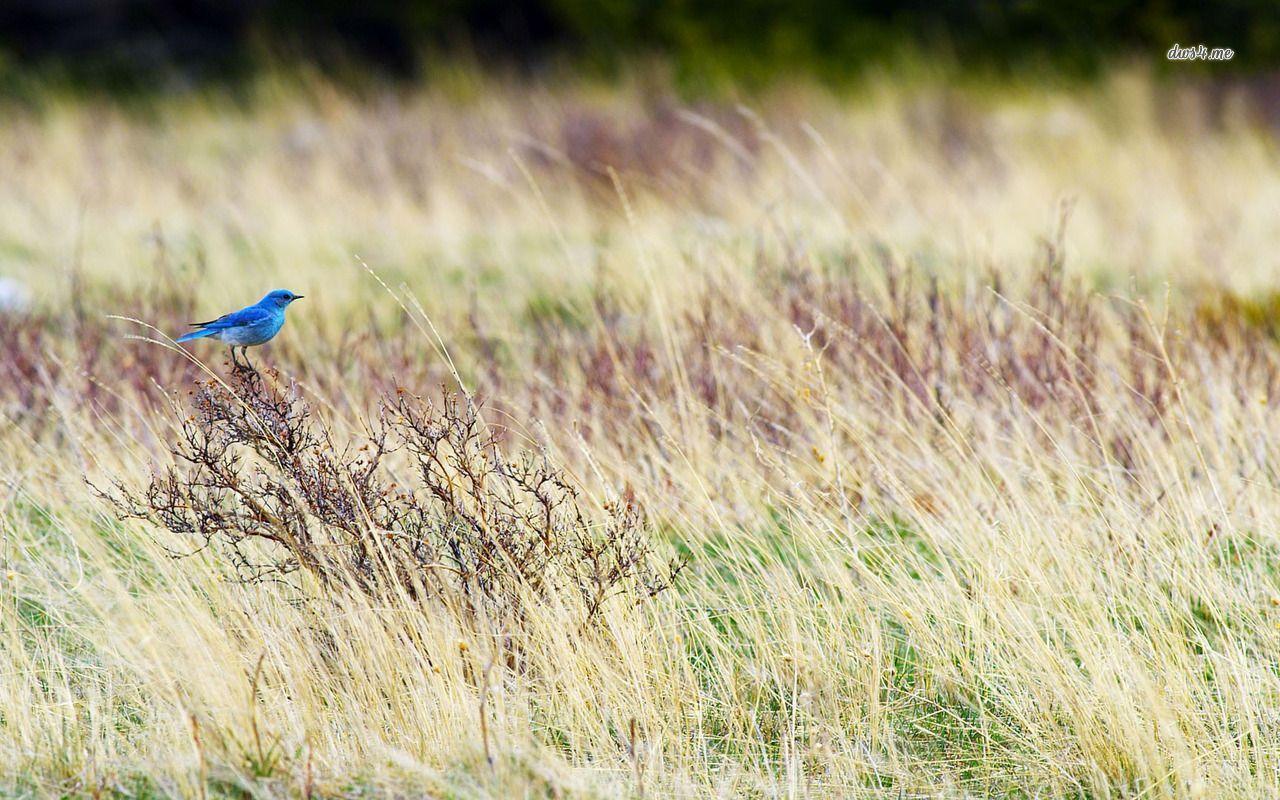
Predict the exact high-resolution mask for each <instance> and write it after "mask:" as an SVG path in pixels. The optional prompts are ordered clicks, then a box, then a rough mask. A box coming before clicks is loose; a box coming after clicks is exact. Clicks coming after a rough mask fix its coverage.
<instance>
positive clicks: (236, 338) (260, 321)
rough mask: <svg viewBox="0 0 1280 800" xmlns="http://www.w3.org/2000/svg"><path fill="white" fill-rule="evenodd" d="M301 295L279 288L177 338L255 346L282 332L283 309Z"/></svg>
mask: <svg viewBox="0 0 1280 800" xmlns="http://www.w3.org/2000/svg"><path fill="white" fill-rule="evenodd" d="M301 297H302V295H297V294H294V293H293V292H290V291H289V290H287V289H277V290H275V291H274V292H271V293H270V294H268V295H267V296H266V297H264V298H262V299H261V300H259V301H258V302H257V303H255V304H254V305H251V306H248V307H246V308H242V309H240V310H239V311H232V312H231V313H230V314H224V315H222V316H221V317H218V318H217V319H214V320H210V321H208V322H194V323H192V327H194V328H196V330H194V331H191V332H190V333H184V334H183V335H181V336H179V337H178V338H177V341H179V342H189V341H191V340H192V339H219V340H221V341H223V342H225V343H226V344H229V345H231V347H232V348H233V353H232V355H233V357H234V348H236V347H253V346H255V345H260V344H266V343H267V342H269V341H271V339H273V338H274V337H275V335H276V334H277V333H279V332H280V328H282V327H283V326H284V310H285V308H287V307H288V305H289V304H290V303H292V302H293V301H294V300H298V299H299V298H301Z"/></svg>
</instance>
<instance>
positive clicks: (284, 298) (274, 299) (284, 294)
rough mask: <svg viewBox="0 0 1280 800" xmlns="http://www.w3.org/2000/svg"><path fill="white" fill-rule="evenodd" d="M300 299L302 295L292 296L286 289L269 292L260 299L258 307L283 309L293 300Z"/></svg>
mask: <svg viewBox="0 0 1280 800" xmlns="http://www.w3.org/2000/svg"><path fill="white" fill-rule="evenodd" d="M301 299H302V295H300V294H294V293H293V292H291V291H289V290H288V289H276V290H275V291H274V292H271V293H270V294H268V295H267V296H266V297H264V298H262V300H261V301H259V303H258V305H262V306H266V307H268V308H284V307H285V306H287V305H289V304H290V303H292V302H293V301H294V300H301Z"/></svg>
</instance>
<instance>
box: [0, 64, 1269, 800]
mask: <svg viewBox="0 0 1280 800" xmlns="http://www.w3.org/2000/svg"><path fill="white" fill-rule="evenodd" d="M656 97H657V98H658V99H654V98H655V94H654V90H653V89H652V88H651V87H647V86H645V85H643V84H640V83H637V84H636V85H628V86H623V87H621V88H615V89H612V90H605V89H602V88H599V87H592V86H568V87H560V88H556V87H550V88H549V87H545V86H537V85H534V86H516V85H507V84H498V83H493V82H485V81H479V83H478V84H477V85H474V86H469V87H468V90H467V91H465V92H464V91H459V90H457V89H456V88H455V90H454V91H451V92H444V91H443V90H439V91H432V90H421V91H414V92H408V93H394V94H393V93H387V94H382V95H378V96H375V97H371V98H364V99H360V100H358V99H354V98H352V97H349V96H346V95H343V94H341V93H339V92H337V91H335V90H334V89H332V88H331V87H328V86H326V85H324V84H320V83H315V84H305V85H300V86H299V85H292V84H285V83H284V82H280V83H271V82H264V83H263V84H262V85H260V86H258V87H257V88H256V90H255V93H254V97H253V98H252V99H251V100H250V101H247V103H245V104H241V105H236V104H233V103H232V102H230V101H229V100H225V99H219V98H208V97H206V98H201V99H198V100H186V101H183V100H174V101H170V102H166V103H163V104H161V105H160V106H158V107H157V108H155V109H153V110H151V111H150V112H149V113H148V114H147V115H145V116H131V115H129V114H127V113H125V112H122V111H120V110H118V109H114V108H111V107H108V106H105V105H96V104H92V103H85V102H76V103H72V102H53V101H51V103H50V104H49V105H48V106H47V107H46V108H45V109H44V110H43V111H42V112H41V113H39V114H35V113H25V114H19V115H17V116H15V117H12V118H8V119H6V122H5V124H4V126H2V127H0V174H3V175H4V176H5V177H4V180H3V182H2V183H0V272H2V273H3V274H5V275H12V276H16V277H18V278H20V279H21V280H23V281H25V282H27V283H28V284H29V285H30V286H32V287H33V289H34V290H35V292H36V294H37V298H38V301H39V307H38V309H37V310H35V311H33V312H32V313H31V315H30V316H27V317H21V318H6V319H5V320H4V321H3V324H0V341H3V342H4V345H5V351H4V352H3V353H0V381H3V384H4V385H3V386H0V410H2V411H3V412H4V422H3V428H2V429H0V476H3V478H4V485H5V487H6V489H5V493H4V501H3V506H2V511H0V525H3V528H2V529H0V530H3V537H2V538H0V562H2V566H3V575H0V577H3V579H4V580H3V583H2V584H0V775H2V776H3V779H2V780H0V787H3V788H0V791H5V792H11V793H14V794H18V795H22V794H40V795H44V794H51V793H70V794H99V793H102V792H119V793H122V794H126V795H127V794H130V793H133V794H141V795H147V796H152V795H175V796H192V797H205V796H223V795H227V796H284V795H292V796H305V795H308V794H314V795H317V796H319V795H341V794H344V793H349V794H355V795H371V794H372V795H376V794H382V793H401V794H415V793H420V792H427V793H430V794H433V795H440V796H450V797H452V796H460V797H473V796H474V797H484V796H493V797H511V796H575V797H576V796H582V797H596V796H599V797H615V796H640V795H642V794H643V795H644V796H648V797H676V796H679V797H739V796H760V797H774V796H787V797H794V796H803V797H828V796H893V797H899V796H911V795H916V794H925V795H935V794H936V795H957V796H958V795H964V794H969V795H974V794H977V795H995V796H1004V795H1020V796H1067V797H1100V796H1128V797H1144V798H1147V797H1150V798H1156V797H1227V796H1236V797H1258V796H1266V795H1268V794H1270V793H1273V792H1274V791H1275V786H1276V785H1277V781H1278V780H1280V716H1277V711H1276V709H1277V708H1278V707H1280V706H1278V705H1277V704H1278V702H1280V665H1278V663H1277V656H1276V654H1277V653H1280V572H1278V570H1280V531H1278V529H1277V525H1276V522H1275V520H1276V519H1277V518H1280V496H1278V495H1277V493H1276V481H1277V477H1276V467H1275V464H1276V458H1277V457H1278V456H1280V452H1277V449H1276V445H1275V443H1276V442H1277V441H1280V423H1278V422H1277V416H1276V413H1275V409H1276V403H1277V402H1278V401H1277V399H1276V390H1277V387H1278V386H1280V382H1278V381H1280V358H1278V357H1277V355H1276V353H1275V352H1274V350H1275V348H1274V345H1273V343H1272V341H1271V332H1272V330H1273V327H1272V326H1270V325H1269V324H1267V323H1266V322H1265V319H1262V318H1260V317H1259V314H1258V313H1253V312H1252V311H1250V312H1249V313H1245V312H1244V311H1242V309H1246V310H1247V309H1255V308H1257V309H1265V308H1266V307H1267V305H1266V304H1267V303H1268V302H1270V301H1268V300H1265V299H1264V300H1262V301H1258V303H1256V304H1251V303H1250V302H1249V301H1246V300H1242V299H1241V298H1247V297H1250V296H1253V295H1254V294H1262V293H1264V292H1265V291H1266V290H1269V289H1270V287H1271V285H1272V280H1273V278H1272V276H1273V275H1275V274H1276V270H1277V268H1280V251H1278V250H1277V249H1276V248H1275V246H1274V243H1275V242H1276V241H1280V216H1277V215H1276V214H1275V209H1276V207H1277V204H1278V201H1280V160H1278V159H1277V154H1276V149H1275V142H1274V138H1272V136H1271V134H1268V133H1267V132H1265V131H1262V130H1259V129H1257V128H1255V127H1253V126H1252V125H1251V124H1250V123H1249V121H1248V120H1247V119H1246V118H1245V116H1244V115H1243V113H1242V112H1241V111H1240V109H1238V108H1236V107H1235V106H1233V105H1232V102H1230V98H1228V102H1226V103H1225V105H1224V106H1223V108H1222V109H1218V110H1214V109H1212V108H1210V107H1209V106H1208V105H1207V104H1206V103H1204V102H1202V101H1201V100H1200V99H1198V98H1199V97H1200V96H1199V95H1196V94H1195V93H1193V92H1190V91H1178V90H1177V89H1175V88H1170V87H1160V86H1156V85H1154V84H1153V83H1152V82H1150V81H1149V80H1147V79H1146V78H1144V77H1143V76H1141V75H1133V74H1119V75H1116V76H1115V77H1113V78H1111V79H1109V80H1107V81H1105V82H1103V83H1101V84H1100V85H1098V86H1096V87H1093V88H1089V89H1078V90H1074V91H1072V92H1065V91H1059V92H1036V91H1033V90H1030V89H1025V88H1023V89H1016V90H1015V89H988V90H978V89H974V88H970V89H965V90H956V89H952V90H948V89H944V88H942V87H941V86H940V85H935V84H930V83H927V82H926V83H924V84H921V85H913V86H910V87H903V86H898V85H895V84H893V83H892V82H891V81H887V80H886V81H879V82H875V81H873V82H870V83H868V84H867V85H866V86H865V87H863V88H861V89H860V90H858V91H857V92H856V93H854V94H853V95H851V96H846V97H833V96H828V95H826V94H823V93H820V92H817V91H816V90H813V89H809V88H805V87H791V88H789V89H785V90H784V89H779V90H777V91H775V92H773V93H771V94H770V95H768V96H765V97H762V98H756V99H755V100H753V101H752V102H751V103H750V104H749V105H748V106H745V107H742V108H735V107H733V106H731V105H727V104H707V105H696V106H685V105H681V104H680V103H678V102H676V101H673V100H666V99H663V97H664V96H663V95H662V94H661V93H660V92H659V93H658V94H657V95H656ZM365 265H367V268H366V266H365ZM277 286H286V287H288V288H291V289H293V290H295V291H297V292H299V293H301V294H304V295H307V299H306V300H304V301H303V302H302V303H300V304H298V305H297V306H295V308H294V309H293V310H292V311H291V312H290V314H291V319H290V322H289V324H288V326H287V327H286V329H285V331H284V333H283V334H282V335H281V337H280V338H279V339H278V340H277V341H276V342H274V343H272V345H271V346H269V347H268V348H265V349H263V350H262V351H260V352H258V353H256V354H255V355H254V358H255V360H257V361H260V362H267V363H270V364H272V365H274V366H276V367H277V368H278V369H279V370H280V371H281V373H282V374H283V375H284V376H287V377H293V378H296V379H297V380H299V382H300V384H301V386H302V387H303V389H304V391H306V392H307V393H308V394H309V396H310V398H311V400H312V402H313V403H314V404H315V405H316V406H317V407H318V408H319V409H320V411H319V412H317V413H318V416H319V417H321V418H322V419H323V421H324V423H325V424H326V425H328V426H329V427H330V428H331V430H332V431H333V432H334V435H335V437H336V438H337V439H338V440H339V441H342V442H347V441H351V442H355V443H358V442H359V441H360V439H361V437H362V435H363V434H364V424H365V421H366V420H367V419H368V418H369V414H370V413H371V409H372V408H373V407H374V405H375V404H376V402H377V399H378V396H379V394H380V393H382V392H384V391H389V390H391V389H393V388H394V387H395V386H396V385H398V384H406V385H409V386H410V388H412V389H413V390H414V391H419V392H422V393H430V392H431V391H433V390H434V389H435V388H436V387H438V386H439V385H440V384H441V383H442V382H443V383H449V382H452V381H454V379H455V375H454V372H455V369H456V377H458V378H460V379H461V381H462V383H463V384H464V386H465V388H466V389H468V390H471V391H474V392H476V393H477V394H478V395H479V396H481V397H482V398H484V399H485V402H486V404H487V409H488V410H487V411H486V414H487V418H488V421H489V422H490V424H493V425H495V426H501V427H504V428H506V429H507V430H508V439H507V441H508V445H509V446H510V447H511V448H513V449H518V448H522V447H523V448H542V449H545V451H546V452H547V453H549V454H550V456H551V458H552V459H554V460H555V461H556V462H557V463H559V464H561V465H563V466H564V467H565V468H566V469H567V470H569V471H570V473H571V474H572V475H573V476H574V477H575V479H576V480H577V481H578V482H579V483H580V484H581V485H582V486H583V487H585V488H586V490H587V491H588V493H589V494H590V495H591V496H593V497H594V498H596V499H597V500H600V501H603V500H606V499H609V498H616V497H617V496H618V495H619V494H620V493H621V492H623V491H624V489H625V488H627V487H629V488H630V489H631V490H633V491H634V492H635V495H636V497H637V498H638V500H639V502H640V504H641V505H642V506H643V507H644V509H645V511H646V514H647V518H648V524H649V534H650V536H651V537H652V539H653V541H654V543H655V547H656V548H657V549H658V550H659V551H660V553H661V554H662V555H664V556H670V555H674V554H687V555H688V556H689V557H690V559H691V560H690V566H689V568H688V570H687V571H686V572H685V573H684V574H683V575H682V576H681V579H680V580H679V582H678V584H677V586H676V588H675V589H673V590H672V591H669V592H666V593H663V594H660V595H658V596H657V597H656V598H654V599H653V600H651V601H649V602H647V603H642V604H640V605H632V604H630V603H627V602H615V603H613V604H611V605H608V606H607V607H606V609H605V613H604V615H603V619H602V621H601V623H600V624H599V625H594V626H588V627H585V628H584V627H582V626H580V625H579V624H577V623H576V622H575V620H576V617H575V616H574V612H573V609H572V604H571V603H564V604H562V603H543V604H540V605H535V606H533V607H531V609H530V611H529V613H528V616H527V618H525V619H524V620H523V621H522V622H521V623H520V624H519V626H518V627H514V628H502V626H501V625H498V626H496V627H495V628H484V627H482V626H481V627H478V626H475V625H469V624H464V622H463V621H461V619H460V618H459V617H458V616H456V615H453V614H450V613H448V612H447V611H446V610H445V609H442V608H441V607H438V606H434V605H432V604H431V603H427V602H423V603H411V602H407V601H403V600H402V601H395V602H392V601H375V600H371V599H370V598H369V597H367V596H363V595H356V594H342V593H339V594H331V593H323V592H321V591H320V590H319V589H318V587H316V586H314V585H311V584H310V583H308V582H307V581H306V580H302V581H299V582H298V583H297V584H296V585H293V586H281V585H278V584H273V583H264V584H255V585H242V584H240V583H238V582H236V581H234V580H232V579H231V577H232V575H233V571H232V568H231V565H230V564H229V563H228V562H227V560H226V559H225V558H224V557H222V556H221V555H220V553H219V550H218V549H217V548H211V549H208V550H204V551H202V552H200V553H199V554H197V555H194V556H192V557H189V558H183V559H173V558H171V557H170V556H169V554H168V551H169V550H170V549H183V548H186V549H194V546H195V545H196V544H198V543H197V542H190V541H182V540H180V539H179V537H175V536H173V535H171V534H169V533H167V532H165V531H162V530H158V529H156V528H153V527H151V526H147V525H142V524H138V523H135V522H128V523H121V522H119V521H117V520H116V519H115V517H114V516H113V509H112V508H111V507H110V506H109V505H107V504H104V503H103V502H102V501H101V500H100V498H98V497H97V495H96V494H95V493H94V491H93V490H92V489H91V488H90V486H89V485H88V484H89V483H91V484H94V485H98V486H101V485H105V484H107V483H109V482H110V481H111V480H112V479H117V478H118V479H121V480H124V481H125V482H131V483H137V484H140V483H142V482H144V481H145V479H146V476H147V475H148V474H149V470H150V469H151V467H152V465H153V464H163V463H165V460H166V459H167V458H168V456H167V451H166V449H165V447H164V446H163V443H164V442H165V441H166V440H167V439H168V438H170V437H171V436H173V435H174V426H175V425H176V424H177V423H178V422H179V421H180V419H181V415H182V414H184V413H186V412H185V410H184V408H183V402H184V400H183V396H184V394H185V391H186V390H187V389H188V388H190V382H191V381H192V380H193V379H194V378H195V377H196V376H197V374H198V373H197V370H196V368H194V367H192V366H190V365H188V364H187V362H186V361H185V360H184V359H183V358H182V356H181V355H180V354H178V353H175V352H171V351H170V350H167V349H165V348H164V347H163V346H162V345H160V344H153V343H147V342H140V341H136V340H131V339H125V338H123V337H122V334H125V333H133V334H143V335H154V334H152V333H150V332H149V331H148V330H146V329H145V328H143V327H141V326H138V325H135V324H131V323H125V322H121V321H119V320H110V319H107V318H106V315H108V314H122V315H127V316H131V317H136V318H140V319H144V320H146V321H147V322H148V323H151V324H155V325H157V326H159V328H160V330H162V331H165V332H169V333H173V332H175V331H176V330H177V326H178V325H179V324H180V323H181V322H183V321H185V320H184V319H183V316H184V315H186V314H189V313H196V314H206V315H208V314H214V313H217V312H219V311H221V310H226V309H229V308H231V307H235V306H238V305H242V304H244V303H247V302H250V301H253V300H255V299H257V297H259V296H260V295H261V294H262V293H264V292H265V291H266V290H267V289H270V288H275V287H277ZM1166 286H1168V287H1170V288H1169V289H1168V290H1167V291H1166V289H1165V287H1166ZM1221 298H1227V299H1226V300H1222V299H1221ZM1263 316H1265V314H1264V315H1263ZM191 352H193V353H195V354H196V355H197V356H199V357H201V358H205V359H207V360H208V362H209V364H210V365H212V366H211V368H212V369H213V370H214V371H215V372H218V371H221V370H223V369H224V367H223V366H222V364H221V362H220V356H219V355H218V354H217V351H216V350H214V348H213V347H212V346H209V347H205V346H202V343H197V346H194V347H192V348H191ZM449 359H451V361H452V365H451V364H450V363H449ZM164 390H173V391H175V392H177V393H178V396H177V398H176V400H175V403H176V407H175V406H171V405H170V404H169V403H168V402H166V400H165V397H164ZM86 481H87V482H88V483H86ZM503 637H513V638H516V639H518V640H519V642H520V647H521V654H522V658H523V659H524V663H523V664H522V665H521V667H520V668H518V669H513V668H508V667H507V665H506V664H505V663H504V659H503V658H502V657H501V656H502V653H501V651H502V649H503V648H504V647H505V645H504V644H503V643H502V641H503ZM482 720H483V723H482ZM486 753H487V754H488V755H489V756H491V761H492V763H490V759H489V758H487V757H486Z"/></svg>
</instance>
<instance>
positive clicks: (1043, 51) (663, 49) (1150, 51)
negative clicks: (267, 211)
mask: <svg viewBox="0 0 1280 800" xmlns="http://www.w3.org/2000/svg"><path fill="white" fill-rule="evenodd" d="M1174 44H1179V45H1182V46H1187V45H1199V44H1204V45H1206V46H1208V47H1210V48H1212V47H1229V48H1231V49H1232V50H1234V51H1235V56H1234V58H1233V59H1232V60H1231V61H1230V62H1229V63H1228V64H1225V65H1224V64H1218V65H1214V69H1230V70H1234V71H1240V70H1250V71H1255V70H1258V69H1264V68H1269V67H1273V66H1276V65H1277V64H1280V11H1278V10H1277V3H1276V2H1275V0H1227V2H1215V3H1205V2H1200V1H1199V0H1133V1H1132V2H1108V0H953V1H952V2H948V3H930V2H923V1H922V0H911V1H910V2H905V3H895V2H888V1H887V0H848V1H846V2H841V1H840V0H735V1H733V2H726V1H725V0H526V1H523V2H522V0H405V1H404V2H396V0H363V2H343V1H342V0H0V67H3V68H7V69H10V70H12V69H15V68H16V69H24V70H25V69H31V68H34V69H36V70H45V71H48V72H51V73H54V74H58V75H63V76H67V77H70V78H72V79H74V80H77V81H79V82H82V83H87V84H91V85H95V84H96V85H103V86H109V85H111V84H113V83H114V84H121V85H126V86H127V85H130V84H131V83H141V82H145V81H146V80H148V79H150V78H154V77H155V76H156V75H157V74H160V73H167V74H171V75H179V76H182V77H184V78H190V79H197V80H198V79H204V78H212V77H219V78H221V77H231V76H235V75H241V74H244V73H245V72H246V71H249V70H252V69H253V68H254V67H255V66H256V65H258V64H260V63H262V59H263V57H264V56H269V57H270V58H272V59H280V58H285V59H299V60H303V61H307V62H311V63H315V64H319V65H320V66H322V67H334V66H338V65H342V66H350V65H353V64H354V65H356V66H359V67H362V68H363V67H372V68H375V69H377V70H379V71H383V72H386V73H388V74H391V75H400V76H414V75H418V74H420V73H421V71H422V70H423V67H424V64H430V63H432V62H433V59H439V58H448V57H450V56H454V55H458V54H466V55H467V56H469V57H472V58H474V59H476V60H478V61H479V62H481V63H484V64H489V63H494V64H500V65H502V66H503V67H516V68H531V67H536V66H538V65H539V64H543V63H547V62H565V61H567V62H568V63H571V64H573V65H575V66H581V67H588V68H596V69H601V70H608V69H610V68H612V67H615V66H617V65H618V64H620V63H622V62H624V61H625V59H627V58H628V57H631V56H646V55H650V54H654V53H658V54H662V55H663V56H665V57H666V58H668V59H670V60H671V62H672V63H674V64H675V65H676V66H677V67H678V68H682V69H685V70H686V71H688V72H708V73H715V72H717V71H718V72H721V73H725V74H733V75H736V76H740V77H745V78H747V79H756V78H767V77H768V75H770V74H773V73H776V72H779V71H784V70H787V71H789V70H806V71H811V72H813V73H815V74H817V75H819V76H821V77H825V78H831V79H839V78H840V77H844V76H848V75H851V74H854V73H856V71H857V70H858V69H859V68H860V67H863V66H865V65H866V64H868V63H875V62H877V61H882V60H884V59H886V58H890V57H893V56H895V55H898V54H901V53H902V52H904V51H909V52H911V53H914V54H916V55H918V56H921V57H924V58H929V57H930V56H931V54H937V56H938V57H939V58H940V59H946V60H948V61H954V62H958V63H961V64H967V65H977V66H981V67H983V68H994V69H997V70H1018V69H1020V68H1023V67H1026V66H1028V65H1032V66H1037V67H1050V68H1055V69H1062V70H1066V71H1071V72H1082V73H1088V72H1089V71H1092V70H1094V69H1096V68H1097V67H1098V66H1099V65H1101V64H1103V63H1105V62H1107V61H1108V60H1111V59H1114V58H1123V57H1127V56H1132V55H1136V56H1138V57H1140V58H1150V59H1152V60H1161V61H1162V60H1163V59H1164V53H1165V52H1166V51H1167V50H1168V49H1169V47H1171V46H1172V45H1174Z"/></svg>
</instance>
